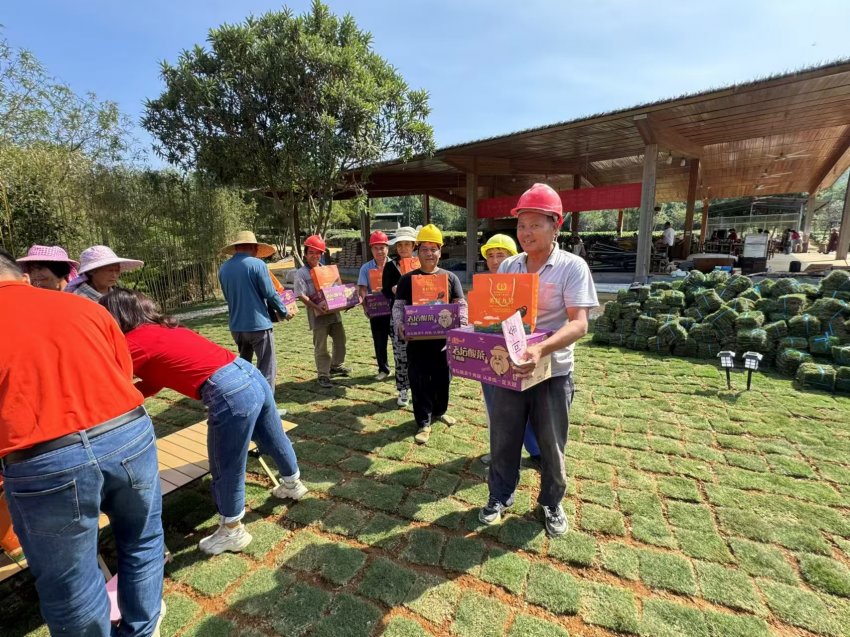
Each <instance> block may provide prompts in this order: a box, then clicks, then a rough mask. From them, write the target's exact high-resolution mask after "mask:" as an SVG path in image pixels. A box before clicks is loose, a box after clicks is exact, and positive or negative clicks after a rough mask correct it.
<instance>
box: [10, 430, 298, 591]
mask: <svg viewBox="0 0 850 637" xmlns="http://www.w3.org/2000/svg"><path fill="white" fill-rule="evenodd" d="M297 426H298V425H296V424H295V423H294V422H290V421H288V420H284V421H283V430H284V431H291V430H292V429H294V428H295V427H297ZM156 451H157V455H158V457H159V486H160V490H161V491H162V495H163V497H165V496H166V495H168V494H169V493H171V492H172V491H177V490H178V489H180V488H181V487H185V486H186V485H187V484H189V483H190V482H194V481H195V480H197V479H198V478H203V477H204V476H205V475H207V474H208V473H209V472H210V463H209V459H208V458H207V421H206V420H203V421H201V422H199V423H196V424H194V425H192V426H191V427H186V428H185V429H180V430H179V431H175V432H173V433H170V434H168V435H167V436H165V437H163V438H157V440H156ZM248 454H249V455H251V456H254V457H255V458H257V459H258V460H259V462H260V466H261V467H262V469H263V471H264V472H265V474H266V475H267V476H268V477H269V479H270V480H271V481H272V483H273V484H274V486H277V485H278V484H279V482H278V481H277V478H275V476H274V472H272V470H271V469H270V468H269V466H268V465H267V464H266V461H265V460H263V459H262V458H261V457H260V454H259V450H258V449H257V445H255V444H254V443H253V442H252V443H251V446H250V447H249V448H248ZM108 525H109V518H107V517H106V516H105V515H101V516H100V521H99V526H100V528H101V529H102V528H104V527H105V526H108ZM26 568H27V562H26V559H23V558H20V559H18V560H16V559H14V558H12V557H10V556H9V555H8V554H6V553H5V552H2V553H0V582H2V581H3V580H6V579H8V578H10V577H12V576H13V575H17V574H18V573H20V572H21V571H23V570H24V569H26ZM101 568H105V565H104V564H103V563H101ZM107 577H108V575H107Z"/></svg>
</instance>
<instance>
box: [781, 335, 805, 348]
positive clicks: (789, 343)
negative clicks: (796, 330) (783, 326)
mask: <svg viewBox="0 0 850 637" xmlns="http://www.w3.org/2000/svg"><path fill="white" fill-rule="evenodd" d="M788 348H790V349H798V350H800V351H801V352H804V351H806V350H807V349H809V339H807V338H803V337H802V336H786V337H785V338H780V339H779V345H778V346H777V349H780V350H783V349H788Z"/></svg>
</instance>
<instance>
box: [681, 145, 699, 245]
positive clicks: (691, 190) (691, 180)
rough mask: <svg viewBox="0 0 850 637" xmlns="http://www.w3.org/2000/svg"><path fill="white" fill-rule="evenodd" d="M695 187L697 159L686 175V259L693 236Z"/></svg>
mask: <svg viewBox="0 0 850 637" xmlns="http://www.w3.org/2000/svg"><path fill="white" fill-rule="evenodd" d="M697 186H699V159H698V158H696V159H692V160H691V170H690V173H689V175H688V201H687V205H686V208H685V233H684V240H685V241H684V242H685V253H684V257H685V258H686V259H687V258H688V257H689V256H690V255H691V238H692V236H693V234H694V206H695V205H696V199H697Z"/></svg>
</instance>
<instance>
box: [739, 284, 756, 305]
mask: <svg viewBox="0 0 850 637" xmlns="http://www.w3.org/2000/svg"><path fill="white" fill-rule="evenodd" d="M738 298H739V299H749V300H750V301H753V302H755V301H758V300H759V299H760V298H761V294H759V291H758V290H757V289H756V288H755V287H751V288H748V289H746V290H744V291H743V292H741V293H740V294H739V295H738Z"/></svg>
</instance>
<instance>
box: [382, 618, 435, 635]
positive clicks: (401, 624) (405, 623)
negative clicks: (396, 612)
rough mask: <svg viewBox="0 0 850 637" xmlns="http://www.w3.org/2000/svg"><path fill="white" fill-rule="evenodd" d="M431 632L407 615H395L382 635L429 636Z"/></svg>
mask: <svg viewBox="0 0 850 637" xmlns="http://www.w3.org/2000/svg"><path fill="white" fill-rule="evenodd" d="M430 634H431V633H429V632H428V631H426V630H425V629H424V628H422V626H420V625H419V624H417V623H416V622H415V621H413V620H412V619H407V617H393V618H392V619H391V620H390V621H389V622H388V623H387V627H386V629H385V630H384V632H382V633H381V637H429V635H430Z"/></svg>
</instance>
